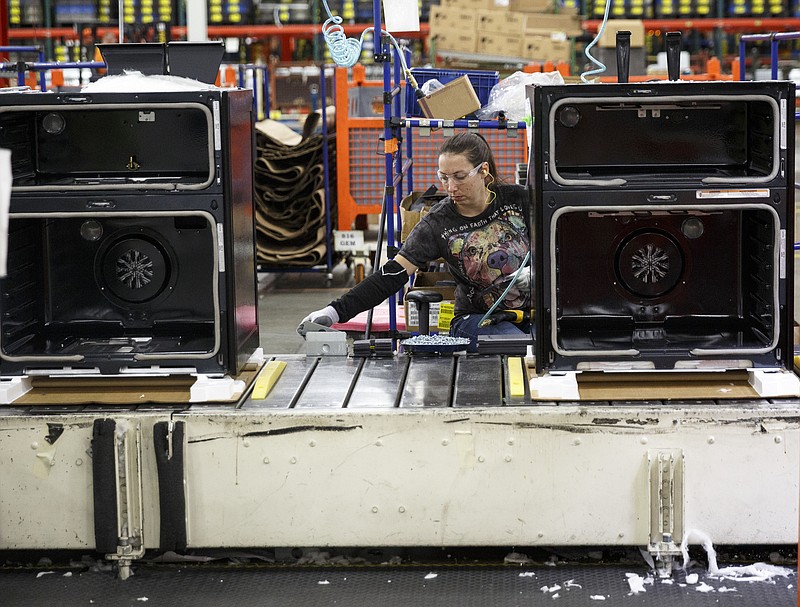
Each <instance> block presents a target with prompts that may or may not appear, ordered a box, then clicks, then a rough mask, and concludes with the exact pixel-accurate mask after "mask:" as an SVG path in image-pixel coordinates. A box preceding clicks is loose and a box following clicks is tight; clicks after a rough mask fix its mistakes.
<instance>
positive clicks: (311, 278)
mask: <svg viewBox="0 0 800 607" xmlns="http://www.w3.org/2000/svg"><path fill="white" fill-rule="evenodd" d="M327 282H328V281H327V279H326V276H325V272H265V273H261V274H259V276H258V300H259V301H258V306H259V307H258V316H259V323H260V328H261V347H262V348H264V353H265V354H301V353H305V341H304V340H303V338H302V337H300V336H299V335H298V334H297V330H296V329H297V325H299V324H300V321H301V320H303V318H304V317H305V316H306V314H308V313H309V312H313V311H314V310H319V309H320V308H324V307H325V306H327V305H328V304H329V303H330V302H331V300H333V299H336V298H337V297H339V296H340V295H341V294H342V293H344V292H345V291H347V289H348V288H350V287H352V286H353V285H354V284H355V282H354V280H353V271H352V270H351V269H350V268H347V267H346V266H345V264H343V263H341V264H338V265H336V266H335V267H334V268H333V280H332V281H330V285H329V286H328V284H327Z"/></svg>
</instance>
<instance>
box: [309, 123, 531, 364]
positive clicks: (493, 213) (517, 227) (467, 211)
mask: <svg viewBox="0 0 800 607" xmlns="http://www.w3.org/2000/svg"><path fill="white" fill-rule="evenodd" d="M437 175H438V177H439V180H440V181H441V182H442V187H443V188H444V189H445V190H446V191H447V194H448V196H447V198H445V199H444V200H442V201H441V202H439V203H438V204H436V205H434V206H433V208H432V209H431V210H430V212H429V213H428V214H427V215H426V216H425V217H423V218H422V220H421V221H420V222H419V223H418V224H417V225H416V226H415V227H414V229H413V230H412V231H411V233H410V234H409V235H408V238H407V239H406V241H405V243H403V245H402V247H401V248H400V251H399V252H398V253H397V255H396V256H395V258H394V259H390V260H389V261H387V262H386V263H385V264H384V265H383V266H382V267H381V268H380V269H379V270H377V271H376V272H374V273H373V274H372V275H371V276H369V277H367V278H366V279H365V280H363V281H362V282H360V283H359V284H357V285H356V286H355V287H353V288H352V289H350V291H348V292H347V293H345V294H344V295H342V296H341V297H340V298H339V299H337V300H335V301H332V302H331V303H330V304H329V305H328V306H326V307H325V308H323V309H322V310H317V311H316V312H312V313H311V314H309V315H308V316H306V317H305V318H304V319H303V322H306V321H312V322H315V323H318V324H321V325H325V326H331V325H333V324H334V323H337V322H346V321H347V320H349V319H350V318H352V317H353V316H355V315H356V314H359V313H360V312H363V311H364V310H367V309H369V308H371V307H373V306H376V305H377V304H379V303H381V302H382V301H384V300H385V299H386V298H388V297H390V296H391V295H393V294H394V293H396V292H397V291H399V290H400V289H402V288H403V286H404V285H405V284H406V282H408V277H409V275H412V274H413V273H414V272H416V271H417V269H418V268H426V267H427V266H428V262H430V261H434V260H437V259H440V258H442V259H444V260H445V261H446V262H447V265H448V266H449V270H450V273H451V274H452V275H453V277H454V279H455V282H456V289H455V317H454V318H453V321H452V322H451V324H450V335H451V336H453V337H468V338H469V339H470V340H471V343H470V348H469V349H470V350H471V351H476V349H477V336H478V335H479V334H481V335H489V334H491V335H498V334H504V335H509V334H510V335H519V336H522V335H523V334H526V333H527V332H528V330H529V326H528V325H527V323H524V324H514V323H512V322H509V321H504V320H501V321H499V322H495V323H491V324H490V323H486V322H483V323H481V320H483V318H484V315H485V314H486V312H487V311H488V310H489V309H490V308H491V307H492V305H493V304H494V303H495V302H496V301H497V300H498V299H499V298H500V297H501V296H503V295H504V294H505V295H504V296H503V301H501V302H500V304H499V305H498V306H497V307H496V310H497V311H498V312H499V311H502V310H520V311H524V312H528V311H529V310H530V307H531V295H530V286H529V285H530V271H529V267H524V268H523V265H524V262H525V259H526V255H527V254H528V251H529V250H530V237H529V234H528V227H527V226H528V222H527V218H528V216H529V215H528V204H529V203H528V193H527V191H526V189H525V188H524V187H522V186H518V185H504V184H502V183H499V180H498V178H497V167H496V165H495V161H494V156H493V154H492V150H491V148H490V147H489V144H488V143H487V142H486V140H485V139H484V138H483V137H482V136H481V135H478V134H476V133H470V132H465V133H459V134H458V135H455V136H453V137H450V138H448V139H447V140H446V141H445V143H444V144H443V145H442V147H441V149H440V150H439V170H438V171H437ZM517 270H520V271H519V272H517ZM515 273H516V274H515ZM512 282H513V284H512V285H511V287H510V288H509V284H510V283H512ZM479 325H480V326H479Z"/></svg>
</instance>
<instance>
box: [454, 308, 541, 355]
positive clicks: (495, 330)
mask: <svg viewBox="0 0 800 607" xmlns="http://www.w3.org/2000/svg"><path fill="white" fill-rule="evenodd" d="M482 318H483V314H465V315H464V316H459V317H458V318H454V319H453V321H452V322H451V323H450V335H451V337H467V338H469V341H470V343H469V347H468V348H467V352H477V351H478V335H515V336H517V337H522V336H525V335H529V334H530V323H527V322H526V323H522V324H519V325H517V324H514V323H513V322H509V321H507V320H504V321H501V322H499V323H497V324H496V325H489V326H488V327H478V324H480V322H481V319H482ZM526 329H527V330H526Z"/></svg>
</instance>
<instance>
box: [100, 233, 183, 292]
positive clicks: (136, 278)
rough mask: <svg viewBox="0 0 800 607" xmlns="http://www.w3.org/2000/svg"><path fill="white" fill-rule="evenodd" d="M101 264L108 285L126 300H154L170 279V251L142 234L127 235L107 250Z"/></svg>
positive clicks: (109, 288) (110, 289)
mask: <svg viewBox="0 0 800 607" xmlns="http://www.w3.org/2000/svg"><path fill="white" fill-rule="evenodd" d="M101 263H102V270H101V273H102V278H103V282H104V283H105V286H106V287H107V288H108V290H109V291H110V292H111V293H112V294H113V295H115V296H116V297H118V298H119V299H121V300H123V301H126V302H130V303H142V302H145V301H148V300H150V299H153V298H154V297H156V296H157V295H158V294H159V293H161V292H162V290H163V289H164V287H165V286H166V285H167V283H168V281H169V273H170V266H169V257H168V256H167V253H166V251H164V249H162V248H161V247H160V246H158V245H157V244H156V243H154V242H152V241H151V240H150V239H148V238H144V237H141V236H127V237H125V238H122V239H121V240H118V241H117V242H115V243H114V244H113V245H111V246H110V247H109V248H108V249H107V250H106V251H105V253H104V255H103V258H102V262H101Z"/></svg>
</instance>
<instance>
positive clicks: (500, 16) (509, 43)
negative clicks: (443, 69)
mask: <svg viewBox="0 0 800 607" xmlns="http://www.w3.org/2000/svg"><path fill="white" fill-rule="evenodd" d="M552 11H553V1H552V0H508V4H507V5H505V6H500V5H495V2H494V0H441V5H440V6H431V9H430V19H429V25H430V36H431V39H432V40H433V41H434V43H435V44H436V49H437V50H440V51H454V52H462V53H478V54H481V55H495V56H503V57H517V58H522V59H530V60H537V61H548V60H549V61H566V60H569V58H570V51H571V44H570V42H571V38H572V37H574V36H577V35H579V34H580V33H581V32H582V30H581V18H580V16H579V15H577V13H576V11H574V10H573V11H570V10H567V11H562V12H560V13H558V14H554V13H553V12H552Z"/></svg>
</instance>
